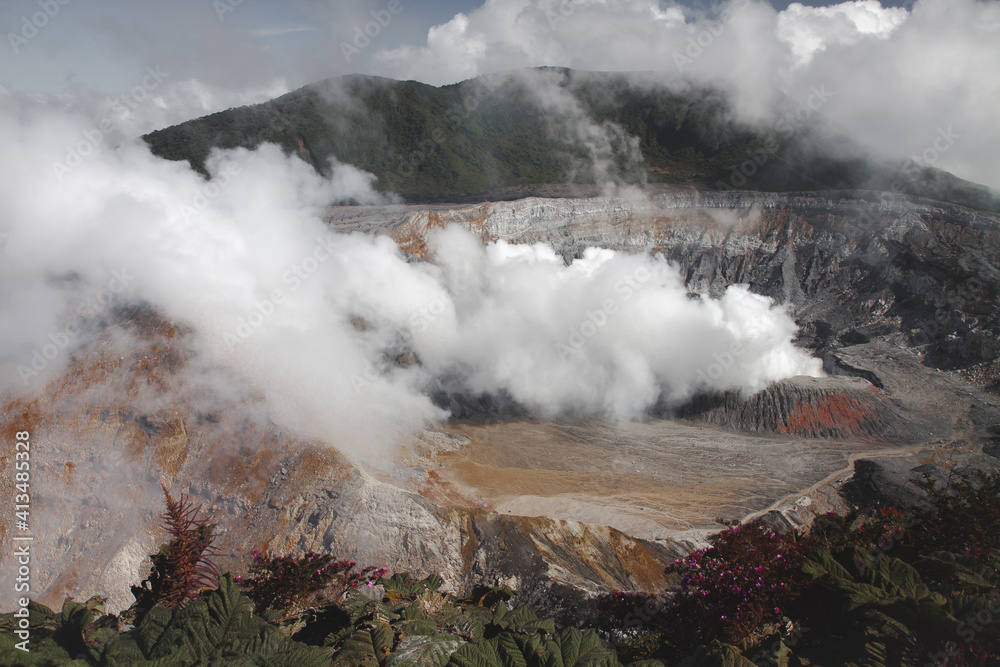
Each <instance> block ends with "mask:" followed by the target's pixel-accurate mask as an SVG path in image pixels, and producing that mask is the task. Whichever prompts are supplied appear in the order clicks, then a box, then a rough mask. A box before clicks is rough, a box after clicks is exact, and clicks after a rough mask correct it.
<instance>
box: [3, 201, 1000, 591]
mask: <svg viewBox="0 0 1000 667" xmlns="http://www.w3.org/2000/svg"><path fill="white" fill-rule="evenodd" d="M330 219H331V222H332V225H333V227H334V228H335V229H338V230H340V231H364V232H368V233H384V234H388V235H390V236H391V237H393V238H394V239H396V240H397V241H398V242H399V243H400V244H401V246H402V247H403V249H404V250H406V251H407V252H411V253H413V254H414V255H422V254H424V253H426V245H425V243H424V239H425V238H426V235H427V234H428V233H430V232H431V231H432V230H434V229H436V228H439V227H441V226H443V225H446V224H449V223H457V224H460V225H463V226H465V227H467V228H469V229H472V230H474V231H476V232H477V233H478V234H479V236H480V238H482V239H483V240H484V241H492V240H498V239H504V240H508V241H511V242H516V243H534V242H546V243H550V244H552V245H553V246H554V247H555V248H556V250H557V251H558V252H560V253H562V254H563V256H564V257H566V258H572V257H575V256H578V255H580V254H581V253H582V251H583V250H584V249H585V248H586V247H588V246H602V247H607V248H612V249H617V250H632V251H646V250H649V251H652V252H659V253H663V254H664V255H665V256H666V257H667V258H669V259H670V260H671V261H672V262H673V263H675V264H676V265H677V266H678V267H679V268H680V270H681V272H682V275H684V277H685V279H686V282H687V285H688V288H689V290H691V291H693V292H699V291H705V292H709V293H711V294H713V295H718V294H720V293H721V292H722V291H723V290H724V289H725V287H726V286H728V285H731V284H735V283H748V284H749V285H750V287H751V289H752V290H753V291H755V292H758V293H761V294H764V295H767V296H771V297H773V298H775V299H776V300H777V301H779V302H783V303H787V304H789V305H790V307H791V308H792V309H793V312H794V315H795V317H796V319H797V320H798V321H799V323H800V325H801V326H802V333H801V339H800V341H799V342H800V344H802V345H804V346H807V347H809V348H811V349H812V350H813V351H814V352H815V353H817V354H819V355H822V357H823V359H824V362H825V367H826V370H827V372H828V373H829V374H831V376H830V377H826V378H819V379H813V378H792V379H789V380H786V381H784V382H781V383H778V384H775V385H773V386H771V387H768V388H765V389H764V390H762V391H761V392H758V393H756V394H754V395H750V396H746V395H739V394H736V393H732V394H725V395H709V396H700V397H697V398H696V399H695V400H694V401H693V402H692V403H691V404H689V405H688V406H686V407H684V408H683V409H681V410H680V412H679V413H678V414H676V415H674V414H667V413H665V412H660V413H658V414H655V415H653V416H651V417H650V419H648V420H647V421H646V422H643V423H631V424H608V423H599V422H572V423H570V422H566V423H553V422H540V421H536V420H532V419H531V418H530V415H526V414H524V413H523V412H519V411H518V407H517V406H511V405H508V403H507V402H506V400H505V399H504V397H485V398H483V399H482V400H481V401H480V402H479V403H477V404H475V405H472V403H470V402H468V401H466V402H462V401H461V400H458V399H457V398H456V397H448V396H443V397H441V398H442V402H444V403H446V404H450V405H453V406H454V407H456V408H462V409H465V408H463V406H466V407H467V406H470V405H472V408H475V409H472V408H469V410H468V414H465V415H458V416H466V417H471V418H481V417H482V416H483V415H482V414H479V412H481V411H485V412H484V414H489V415H490V416H491V419H489V420H482V419H478V420H475V421H474V420H472V419H467V420H464V421H460V420H458V419H453V420H452V421H451V422H448V423H445V424H443V425H441V426H440V427H439V428H438V429H437V430H432V431H427V432H424V433H421V434H418V436H417V437H415V439H414V442H413V443H411V445H410V446H409V447H404V449H403V450H402V452H401V454H400V457H399V460H398V461H397V462H396V463H397V468H396V472H397V473H398V474H396V475H390V474H388V473H387V472H386V471H384V470H379V471H373V470H367V469H365V468H364V467H363V466H360V465H358V464H356V463H355V462H352V461H349V460H347V459H346V458H344V457H343V456H342V455H340V454H338V453H337V452H336V450H335V449H333V448H332V447H330V446H329V444H328V443H321V442H315V441H308V440H304V439H303V438H301V437H299V436H297V435H295V434H294V433H289V432H287V431H286V430H285V429H282V428H280V427H278V426H277V425H276V424H274V423H273V422H271V421H270V419H269V417H268V410H267V408H266V406H265V404H264V401H263V400H262V398H261V397H258V396H253V395H245V394H239V392H235V393H227V394H211V392H210V390H208V389H206V388H204V387H201V386H200V385H198V384H196V383H189V382H187V381H186V375H185V368H186V364H187V359H188V355H189V354H190V351H189V350H188V349H187V346H186V342H185V341H186V332H185V331H183V330H182V329H178V328H177V327H175V326H174V325H173V324H172V323H169V322H164V321H162V320H160V319H158V318H157V317H156V315H155V314H152V313H149V312H142V311H122V312H119V313H117V315H116V317H115V318H114V319H113V321H111V322H110V323H109V328H108V329H107V331H106V335H105V336H104V337H103V338H102V340H100V341H98V342H97V343H95V344H93V345H91V346H89V347H88V348H86V349H83V350H80V351H78V353H77V354H76V356H75V357H74V362H73V364H72V365H71V367H70V368H69V370H68V371H67V372H66V374H65V375H64V376H63V377H62V378H60V379H59V380H57V381H56V382H53V383H52V384H51V385H49V387H48V388H47V389H46V391H45V392H44V393H43V394H42V395H40V396H36V397H29V398H25V399H18V400H7V401H6V404H5V405H4V406H2V411H0V430H2V433H3V434H4V435H5V436H7V437H8V440H10V438H11V436H12V433H14V432H16V431H18V430H23V429H30V430H31V433H32V438H33V440H34V441H35V443H36V446H35V450H34V453H33V459H32V465H33V469H34V470H35V471H36V477H35V479H37V480H38V482H37V485H36V486H34V487H33V490H34V494H35V495H34V500H33V502H34V503H35V510H34V512H35V514H33V516H35V517H37V518H38V521H37V522H36V523H34V524H33V529H34V530H35V532H36V541H35V543H34V545H35V552H34V553H35V558H36V560H35V561H34V562H35V569H34V576H36V577H37V579H36V588H35V590H36V591H38V592H39V594H38V598H39V599H40V600H41V601H42V602H45V603H47V604H59V603H60V602H61V599H62V597H63V596H65V595H67V594H71V595H74V596H76V597H78V598H79V597H83V598H85V597H88V596H89V595H92V594H97V593H100V594H104V595H110V597H111V607H112V608H122V607H125V606H127V605H128V604H129V603H130V602H131V596H130V595H129V593H128V586H129V585H130V584H135V583H137V582H138V581H139V580H140V579H141V578H142V576H143V575H144V574H145V572H146V571H147V567H148V566H147V562H148V561H147V559H146V555H147V554H149V553H152V552H153V551H154V550H155V548H156V546H157V545H158V544H159V543H160V542H161V541H162V540H163V539H164V535H163V533H162V531H161V529H160V528H159V527H158V520H157V515H158V514H159V513H160V512H161V511H162V497H161V494H160V489H159V484H160V483H161V482H163V483H165V484H166V485H167V486H168V487H169V488H170V489H171V490H172V491H173V492H175V493H176V492H181V491H184V492H188V493H190V494H191V495H192V497H193V499H194V500H195V501H196V502H201V503H204V506H205V509H206V511H207V512H208V513H209V514H210V515H211V516H212V520H213V521H215V522H217V523H218V524H219V535H220V537H219V541H218V546H219V547H220V549H221V550H222V552H223V553H224V554H225V562H223V563H222V564H223V566H228V565H232V566H233V567H234V568H235V570H236V571H239V570H240V569H241V567H243V566H244V565H245V564H244V563H243V562H242V560H241V559H242V558H244V557H245V556H246V554H247V553H249V552H250V551H251V550H253V549H261V550H271V551H274V552H293V553H294V552H298V551H302V550H307V549H315V550H320V551H329V552H331V553H334V554H336V555H337V556H340V557H347V558H352V559H355V560H357V561H359V562H361V563H364V564H374V565H384V566H388V567H390V568H392V569H393V570H396V571H403V570H409V571H412V572H415V573H430V572H436V573H439V574H441V575H442V576H444V577H445V579H446V581H447V584H448V585H449V586H450V587H452V588H454V589H462V588H468V587H469V586H471V585H473V584H478V583H490V584H493V583H506V584H511V585H513V586H514V587H515V588H518V589H520V590H522V591H523V592H524V595H525V600H526V601H530V602H535V603H538V604H541V601H542V600H543V599H546V600H548V602H547V603H546V604H549V605H551V604H556V605H557V606H558V605H560V604H561V605H564V606H570V605H572V604H573V602H574V600H576V599H578V598H579V596H581V595H584V594H587V593H591V592H594V591H598V590H608V589H624V590H656V589H659V588H661V587H662V586H663V585H664V579H663V574H662V564H663V562H664V561H668V560H670V559H671V558H673V557H676V556H678V555H680V554H681V553H684V552H685V551H686V550H689V549H690V548H692V547H694V546H697V545H699V544H703V543H704V542H703V540H704V538H705V536H706V535H707V534H709V533H710V532H712V531H713V530H714V528H715V527H717V526H716V524H715V523H714V519H715V518H716V517H719V516H725V517H727V518H734V519H739V518H745V517H748V516H752V515H761V514H764V515H767V516H768V517H770V519H771V520H772V521H773V522H774V523H775V524H776V525H780V526H786V527H787V526H790V525H801V524H802V523H806V522H808V521H809V519H810V517H811V516H813V515H815V514H816V513H820V512H824V511H827V510H829V509H843V508H844V507H845V506H846V501H845V499H844V497H843V496H842V495H841V494H840V493H839V492H838V489H839V486H840V484H841V483H842V482H844V481H845V480H847V479H849V478H850V476H851V472H852V468H853V466H854V465H855V462H860V465H859V475H858V476H857V479H856V480H855V482H854V485H853V486H849V487H848V489H854V491H852V492H851V493H853V495H850V494H848V495H850V498H852V499H854V500H857V501H859V502H860V501H864V502H869V503H875V502H879V501H880V497H879V496H878V493H879V489H880V488H889V487H891V486H892V484H894V483H896V482H899V484H898V486H900V487H901V488H906V487H905V484H906V482H905V480H906V479H907V478H909V477H910V476H912V474H913V470H914V469H918V468H922V467H923V469H924V470H932V471H933V470H936V469H945V468H944V464H945V462H946V461H947V463H948V465H950V466H952V467H956V466H958V467H961V465H975V466H980V467H988V466H990V465H995V463H996V462H997V461H1000V460H998V459H997V458H995V456H996V454H995V452H996V451H997V449H996V448H997V440H996V439H997V435H996V432H995V430H994V431H991V430H990V429H995V428H996V425H997V424H998V423H1000V400H998V398H997V396H995V395H993V394H990V393H988V392H984V391H983V389H991V388H992V389H994V390H995V388H996V386H997V384H996V383H997V372H998V370H1000V364H998V362H997V358H998V353H1000V347H998V346H1000V343H998V337H1000V322H998V308H997V294H998V286H1000V276H998V268H997V267H998V266H1000V231H998V230H1000V225H998V221H997V219H996V217H994V216H991V215H987V214H983V213H979V212H976V211H971V210H968V209H963V208H960V207H957V206H950V205H943V204H939V203H935V202H932V201H926V200H916V199H910V198H905V197H898V196H889V195H876V194H868V193H841V194H837V193H832V194H831V193H825V194H818V193H799V194H782V195H778V194H762V193H741V192H728V193H698V192H694V191H689V190H678V191H671V192H661V193H660V194H658V195H656V196H653V197H651V198H647V197H646V196H644V195H643V196H640V195H638V194H636V195H635V196H629V197H610V198H592V199H558V198H549V199H540V198H529V199H525V200H520V201H511V202H503V203H484V204H479V205H473V206H459V207H449V206H445V205H436V206H431V207H428V206H425V207H413V206H411V207H383V208H372V207H369V208H350V207H344V208H335V209H332V210H331V211H330ZM412 361H413V360H410V361H409V362H412ZM409 362H408V363H409ZM939 369H945V370H944V371H942V370H939ZM950 369H954V372H952V371H951V370H950ZM945 371H948V372H945ZM219 372H220V374H224V371H222V370H220V371H219ZM206 392H207V393H206ZM449 400H451V403H447V401H449ZM477 405H478V407H476V406H477ZM991 448H992V449H991ZM942 450H944V451H946V453H947V457H946V458H942V456H943V455H942V454H939V453H938V452H939V451H942ZM886 457H892V460H893V462H894V463H893V464H892V465H888V464H884V463H880V461H883V460H884V459H885V458H886ZM956 462H957V463H956ZM12 466H13V461H12V459H11V456H10V455H9V454H3V455H0V491H2V492H3V493H10V492H11V491H12V489H11V484H12V482H11V480H12V479H13V476H12V474H11V471H12ZM926 466H931V468H926ZM892 480H895V482H893V481H892ZM8 521H9V519H7V518H5V519H4V520H3V522H0V536H2V538H3V542H4V543H5V544H6V543H9V542H8V539H7V538H8V536H9V535H11V533H12V530H11V526H10V524H9V523H7V522H8ZM10 554H11V550H10V549H4V550H3V551H2V553H0V572H2V573H3V577H7V578H6V579H0V587H2V589H3V590H4V591H8V593H5V594H4V595H10V593H9V592H10V591H13V585H12V581H11V580H10V579H9V577H10V576H11V575H10V573H12V572H14V571H15V570H14V568H13V567H10V558H11V556H10ZM553 599H556V602H555V603H553V602H552V600H553ZM560 600H561V602H560ZM0 605H2V606H4V608H7V607H11V606H13V604H12V602H11V601H10V600H8V599H7V598H5V597H0Z"/></svg>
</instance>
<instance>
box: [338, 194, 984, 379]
mask: <svg viewBox="0 0 1000 667" xmlns="http://www.w3.org/2000/svg"><path fill="white" fill-rule="evenodd" d="M329 219H330V221H331V223H332V224H333V225H334V227H335V228H337V229H341V230H345V231H347V230H358V231H366V232H377V233H385V234H388V235H389V236H391V237H392V238H394V239H395V240H396V241H397V242H399V244H400V245H401V247H402V248H403V249H404V250H407V251H408V252H412V253H415V254H418V255H419V254H422V253H424V252H425V251H426V248H425V246H424V241H423V240H424V238H425V237H426V235H427V234H428V233H429V232H430V231H432V230H433V229H435V228H438V227H442V226H444V225H447V224H459V225H462V226H464V227H466V228H468V229H471V230H473V231H475V232H477V233H478V234H479V235H480V237H481V238H482V239H483V240H484V241H494V240H498V239H503V240H506V241H509V242H514V243H537V242H544V243H548V244H551V245H552V246H553V247H554V248H555V249H556V251H557V252H559V253H561V254H562V255H563V256H564V257H566V258H571V257H577V256H580V255H581V254H582V252H583V250H584V249H586V248H587V247H590V246H596V247H603V248H611V249H615V250H625V251H635V252H641V251H650V252H653V253H662V254H663V255H664V256H665V257H666V258H667V259H668V260H670V261H671V262H672V263H674V264H675V265H676V266H677V267H678V268H679V269H680V271H681V273H682V275H683V276H684V278H685V281H686V283H687V286H688V289H689V290H691V291H692V292H708V293H710V294H711V295H713V296H719V295H721V293H722V292H723V291H724V290H725V288H726V287H727V286H729V285H733V284H739V283H745V284H748V285H749V286H750V289H751V290H752V291H753V292H755V293H758V294H763V295H765V296H769V297H772V298H774V299H775V300H776V301H778V302H780V303H787V304H789V305H790V306H791V307H792V308H793V309H794V313H795V317H796V320H797V321H798V322H799V324H800V325H801V326H802V327H803V331H802V334H801V343H802V344H804V345H806V346H809V347H812V348H814V349H815V350H817V352H818V353H820V354H825V353H827V352H829V351H831V350H834V349H837V348H839V347H843V346H846V345H852V344H857V343H864V342H867V341H868V340H870V339H872V338H874V337H879V336H882V337H895V338H894V339H893V342H900V343H904V344H906V345H907V346H910V347H912V348H913V349H916V350H918V351H919V352H920V353H921V354H923V355H924V356H925V357H926V359H927V361H928V363H929V364H931V365H933V366H935V367H938V368H943V369H952V370H954V369H961V370H962V371H963V372H964V373H966V374H967V375H968V377H970V379H973V380H974V381H975V382H976V383H977V384H979V385H980V386H984V387H985V386H991V385H993V384H994V383H996V382H997V378H998V377H1000V376H998V372H1000V366H998V364H997V359H998V357H1000V312H998V309H997V308H996V304H997V301H998V300H1000V220H998V218H997V216H996V215H993V214H989V213H983V212H980V211H974V210H971V209H966V208H963V207H960V206H955V205H952V204H944V203H941V202H935V201H932V200H924V199H918V198H914V197H906V196H902V195H891V194H885V193H875V192H823V193H818V192H812V193H810V192H803V193H781V194H777V193H761V192H741V191H731V192H698V191H694V190H675V191H669V192H666V193H661V194H657V195H654V196H651V197H646V196H644V195H642V196H640V195H638V194H636V193H632V194H631V196H620V197H595V198H592V199H558V198H549V199H541V198H529V199H524V200H519V201H513V202H499V203H484V204H479V205H475V206H463V207H453V208H449V207H446V206H437V207H420V206H401V207H384V208H381V209H373V210H365V209H358V208H356V207H337V208H334V209H331V211H330V214H329ZM896 339H898V340H896ZM827 361H828V364H827V371H828V372H837V369H834V368H832V366H831V365H830V364H831V363H832V361H831V360H830V359H828V360H827ZM840 370H844V369H840Z"/></svg>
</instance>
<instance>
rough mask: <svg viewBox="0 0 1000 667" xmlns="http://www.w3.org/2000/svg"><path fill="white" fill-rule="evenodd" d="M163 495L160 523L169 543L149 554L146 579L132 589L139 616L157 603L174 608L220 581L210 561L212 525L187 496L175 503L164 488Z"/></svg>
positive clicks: (215, 568) (214, 566)
mask: <svg viewBox="0 0 1000 667" xmlns="http://www.w3.org/2000/svg"><path fill="white" fill-rule="evenodd" d="M163 495H164V496H166V501H167V511H166V512H165V513H164V514H163V521H164V524H165V527H166V529H167V532H168V533H169V534H170V542H169V543H167V544H165V545H163V546H161V547H160V550H159V551H158V552H157V553H155V554H151V555H150V557H149V558H150V560H151V561H153V565H152V567H151V569H150V572H149V577H148V578H147V579H144V580H143V581H142V583H141V584H140V585H139V586H132V595H134V596H135V599H136V603H135V608H136V609H137V610H139V612H140V614H141V613H142V610H146V609H150V608H151V607H153V606H154V605H156V604H162V605H164V606H165V607H176V606H177V605H179V604H180V603H182V602H184V601H185V600H189V599H191V598H194V597H197V596H198V594H199V593H200V592H201V591H203V590H210V589H213V588H216V587H217V586H218V581H219V569H218V567H216V565H215V563H213V562H212V560H211V558H212V557H213V556H215V555H216V551H215V549H214V548H213V547H212V540H213V539H214V532H215V524H210V523H209V522H208V518H207V517H203V516H201V508H200V507H194V506H193V505H192V503H191V500H190V498H189V497H188V496H186V495H184V494H181V496H180V498H179V499H178V500H174V498H173V496H171V495H170V492H169V491H167V488H166V487H163Z"/></svg>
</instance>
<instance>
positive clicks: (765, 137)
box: [143, 68, 1000, 210]
mask: <svg viewBox="0 0 1000 667" xmlns="http://www.w3.org/2000/svg"><path fill="white" fill-rule="evenodd" d="M814 101H815V100H814ZM804 108H806V109H807V110H808V112H809V113H807V114H798V115H795V114H794V113H791V114H789V115H786V116H782V117H779V118H778V119H777V120H776V121H775V122H773V123H772V124H771V126H770V127H763V128H761V127H751V126H749V125H746V124H744V123H742V122H740V121H738V120H735V119H734V118H735V116H734V114H733V113H732V109H731V105H730V103H729V101H728V99H727V97H726V95H724V94H723V93H722V92H720V91H718V90H714V89H710V88H705V87H694V86H689V87H686V88H670V87H667V86H666V85H665V84H663V83H661V82H658V81H657V80H656V79H655V78H653V77H652V75H648V74H620V73H605V72H581V71H574V70H566V69H555V68H541V69H535V70H521V71H515V72H508V73H502V74H493V75H486V76H482V77H478V78H476V79H470V80H468V81H463V82H461V83H457V84H452V85H448V86H442V87H434V86H429V85H426V84H422V83H418V82H415V81H394V80H391V79H384V78H380V77H372V76H362V75H351V76H344V77H338V78H334V79H327V80H325V81H321V82H318V83H314V84H311V85H308V86H305V87H303V88H300V89H299V90H296V91H293V92H291V93H288V94H286V95H283V96H281V97H278V98H276V99H274V100H271V101H269V102H265V103H263V104H258V105H254V106H245V107H239V108H234V109H229V110H227V111H222V112H219V113H215V114H212V115H209V116H205V117H203V118H199V119H195V120H191V121H188V122H186V123H182V124H180V125H176V126H173V127H169V128H166V129H162V130H158V131H155V132H151V133H149V134H147V135H145V136H144V137H143V138H144V139H145V140H146V142H147V143H148V144H149V145H150V147H151V149H152V151H153V152H154V153H155V154H157V155H159V156H162V157H165V158H168V159H172V160H188V161H189V162H190V163H191V164H192V165H193V166H194V167H195V168H196V169H198V170H200V171H202V172H203V173H204V172H205V160H206V159H207V157H208V155H209V152H210V150H211V149H212V148H213V147H219V148H235V147H240V146H242V147H246V148H253V147H255V146H257V145H259V144H261V143H264V142H273V143H277V144H279V145H281V146H282V147H283V148H284V149H285V151H286V152H287V153H296V154H298V155H299V156H300V157H302V159H304V160H306V161H307V162H309V163H310V164H312V165H313V166H314V167H315V168H316V169H317V170H318V171H320V172H323V173H326V172H328V171H329V169H330V162H329V161H330V159H331V158H336V159H337V160H339V161H340V162H343V163H348V164H351V165H354V166H356V167H358V168H360V169H363V170H365V171H368V172H371V173H373V174H375V175H376V176H377V181H376V183H375V187H376V188H377V189H378V190H380V191H386V192H395V193H397V194H399V195H401V196H403V197H404V198H405V199H408V200H411V201H419V200H432V199H442V200H446V199H449V198H455V197H459V196H468V195H480V194H481V195H487V194H488V193H490V192H493V191H497V190H499V189H501V188H511V187H517V186H529V185H542V184H554V183H597V184H624V183H630V184H641V183H646V182H654V183H655V182H661V183H693V184H696V185H697V186H699V187H701V188H706V189H730V188H733V189H755V190H767V191H790V190H821V189H840V190H844V189H872V190H885V191H889V190H894V191H897V192H901V193H903V194H915V195H920V196H924V197H929V198H932V199H940V200H943V201H948V202H953V203H958V204H962V205H965V206H970V207H972V208H980V209H987V210H1000V196H998V195H997V194H996V193H994V192H992V191H990V190H989V189H988V188H985V187H983V186H979V185H975V184H972V183H968V182H966V181H962V180H961V179H958V178H955V177H954V176H951V175H950V174H947V173H946V172H943V171H941V170H938V169H933V168H930V167H925V166H921V165H919V164H917V163H915V162H913V161H908V162H905V163H901V164H889V165H886V164H879V163H877V162H875V161H873V160H870V159H867V158H866V157H864V155H863V153H862V152H861V151H860V149H848V150H842V148H843V147H841V149H840V150H838V151H837V155H836V156H833V155H832V153H831V152H830V151H829V150H828V149H827V148H822V146H829V145H832V141H831V140H829V139H824V140H820V138H819V131H818V130H816V129H815V128H814V127H812V126H811V125H810V123H809V122H808V121H809V117H810V116H812V115H813V112H812V111H811V110H810V109H808V108H807V107H804ZM845 156H846V157H845Z"/></svg>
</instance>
